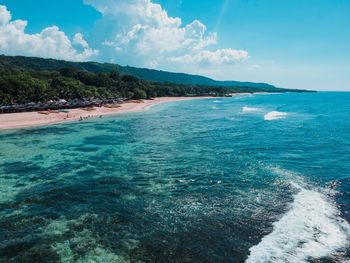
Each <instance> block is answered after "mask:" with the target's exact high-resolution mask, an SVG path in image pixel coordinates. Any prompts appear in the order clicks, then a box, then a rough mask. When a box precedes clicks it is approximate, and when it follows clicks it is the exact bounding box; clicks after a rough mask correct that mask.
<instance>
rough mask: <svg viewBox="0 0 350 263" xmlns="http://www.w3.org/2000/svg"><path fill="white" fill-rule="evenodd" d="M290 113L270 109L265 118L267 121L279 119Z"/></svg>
mask: <svg viewBox="0 0 350 263" xmlns="http://www.w3.org/2000/svg"><path fill="white" fill-rule="evenodd" d="M287 115H288V113H286V112H280V111H270V112H269V113H267V114H265V116H264V120H265V121H273V120H278V119H284V118H285V117H286V116H287Z"/></svg>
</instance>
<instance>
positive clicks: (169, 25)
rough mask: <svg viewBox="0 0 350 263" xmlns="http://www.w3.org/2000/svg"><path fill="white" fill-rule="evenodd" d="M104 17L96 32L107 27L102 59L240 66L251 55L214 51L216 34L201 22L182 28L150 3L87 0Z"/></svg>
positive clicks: (145, 63)
mask: <svg viewBox="0 0 350 263" xmlns="http://www.w3.org/2000/svg"><path fill="white" fill-rule="evenodd" d="M84 2H85V3H86V4H88V5H91V6H93V7H94V8H95V9H96V10H98V11H99V12H101V14H102V15H103V17H102V19H101V20H100V21H99V23H97V26H96V28H95V31H96V32H101V31H103V28H108V31H109V33H108V34H105V35H104V37H103V39H101V43H103V45H104V47H108V48H105V49H102V50H101V59H102V60H103V59H105V58H107V57H108V58H110V57H116V58H117V61H118V60H119V63H124V64H126V63H128V64H130V63H131V64H133V65H136V66H150V65H151V66H152V67H155V66H157V67H162V68H168V69H169V68H170V69H171V63H173V62H181V63H186V64H188V65H191V66H197V67H201V66H206V67H210V66H218V65H228V64H233V63H239V62H242V61H244V60H246V59H247V58H248V57H249V56H248V53H247V52H246V51H243V50H234V49H232V48H226V49H215V45H216V44H217V38H218V37H217V33H208V32H207V27H206V26H205V25H204V24H203V23H201V22H200V21H199V20H194V21H193V22H191V23H189V24H185V25H183V23H182V20H181V18H179V17H171V16H169V15H168V13H167V12H166V11H165V10H164V9H163V8H162V6H161V5H159V4H155V3H153V2H152V1H151V0H128V1H126V0H84Z"/></svg>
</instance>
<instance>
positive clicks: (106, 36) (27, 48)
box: [0, 0, 350, 90]
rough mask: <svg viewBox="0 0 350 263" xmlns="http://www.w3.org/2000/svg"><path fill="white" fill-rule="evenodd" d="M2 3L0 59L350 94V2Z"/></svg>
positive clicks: (64, 0)
mask: <svg viewBox="0 0 350 263" xmlns="http://www.w3.org/2000/svg"><path fill="white" fill-rule="evenodd" d="M0 5H2V8H1V9H0V53H5V54H9V55H16V54H19V55H29V56H30V55H32V56H43V57H53V58H60V59H67V60H76V61H84V60H95V61H101V62H114V63H118V64H122V65H132V66H139V67H151V68H156V69H164V70H170V71H175V72H187V73H194V74H203V75H207V76H210V77H213V78H216V79H234V80H242V81H243V80H244V81H257V82H268V83H272V84H275V85H277V86H280V87H286V88H309V89H317V90H350V74H349V72H350V52H349V47H350V1H349V0H303V1H296V0H294V1H291V0H283V1H281V0H206V1H199V0H51V1H47V0H35V1H27V0H0ZM18 21H20V22H18ZM23 21H26V23H24V22H23Z"/></svg>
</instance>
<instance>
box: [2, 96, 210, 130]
mask: <svg viewBox="0 0 350 263" xmlns="http://www.w3.org/2000/svg"><path fill="white" fill-rule="evenodd" d="M211 98H213V99H214V98H215V97H161V98H154V99H153V100H142V101H140V102H136V101H131V102H125V103H122V104H119V106H120V107H117V108H109V107H105V106H103V107H94V108H93V110H92V111H88V110H86V109H82V108H79V109H71V110H68V111H69V113H64V112H59V113H55V112H52V113H50V114H47V115H45V114H39V113H38V112H20V113H5V114H0V131H4V130H11V129H21V128H30V127H40V126H46V125H53V124H59V123H65V122H69V121H79V120H80V118H83V119H84V118H99V117H100V116H106V115H114V114H123V113H131V112H142V111H146V110H149V109H150V108H151V107H153V106H155V105H159V104H162V103H167V102H177V101H188V100H196V99H211Z"/></svg>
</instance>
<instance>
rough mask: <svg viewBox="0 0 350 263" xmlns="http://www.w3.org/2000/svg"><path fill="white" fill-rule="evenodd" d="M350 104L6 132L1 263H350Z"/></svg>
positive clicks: (137, 117)
mask: <svg viewBox="0 0 350 263" xmlns="http://www.w3.org/2000/svg"><path fill="white" fill-rule="evenodd" d="M349 132H350V93H317V94H274V95H245V96H239V97H236V98H225V99H221V98H220V99H207V100H194V101H184V102H177V103H169V104H163V105H159V106H156V107H154V108H152V109H151V110H150V111H148V112H144V113H137V114H126V115H120V116H113V117H108V118H103V119H95V120H89V121H85V122H79V123H78V122H77V123H69V124H61V125H55V126H50V127H41V128H32V129H23V130H14V131H7V132H1V133H0V262H101V263H102V262H103V263H105V262H247V263H260V262H291V263H292V262H293V263H294V262H295V263H297V262H298V263H299V262H301V263H302V262H347V260H349V258H350V251H349V241H350V240H349V238H350V226H349V222H350V136H349Z"/></svg>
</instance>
